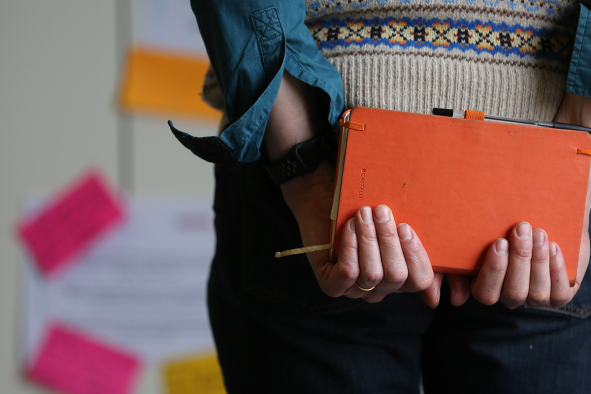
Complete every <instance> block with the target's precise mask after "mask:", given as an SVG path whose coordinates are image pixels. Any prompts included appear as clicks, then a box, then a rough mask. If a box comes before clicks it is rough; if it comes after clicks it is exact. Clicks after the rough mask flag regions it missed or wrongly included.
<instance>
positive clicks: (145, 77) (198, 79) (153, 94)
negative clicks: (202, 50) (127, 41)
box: [120, 47, 221, 121]
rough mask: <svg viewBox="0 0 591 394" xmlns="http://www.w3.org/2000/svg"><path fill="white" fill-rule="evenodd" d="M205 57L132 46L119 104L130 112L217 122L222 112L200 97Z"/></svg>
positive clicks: (207, 63)
mask: <svg viewBox="0 0 591 394" xmlns="http://www.w3.org/2000/svg"><path fill="white" fill-rule="evenodd" d="M208 67H209V60H208V59H207V57H203V56H200V55H193V54H190V53H183V52H175V51H167V50H162V49H157V48H150V47H133V48H131V49H130V51H129V53H128V57H127V64H126V68H125V73H124V75H123V79H122V81H121V91H120V106H121V108H122V109H123V110H126V111H130V112H145V113H153V114H158V115H163V116H166V117H170V116H171V115H181V116H185V117H194V118H201V119H203V118H205V119H209V120H214V121H219V120H220V119H221V113H220V112H219V111H217V110H215V109H213V108H211V107H209V106H208V105H207V104H206V103H205V102H203V100H202V99H201V91H202V85H203V78H204V77H205V73H206V72H207V69H208Z"/></svg>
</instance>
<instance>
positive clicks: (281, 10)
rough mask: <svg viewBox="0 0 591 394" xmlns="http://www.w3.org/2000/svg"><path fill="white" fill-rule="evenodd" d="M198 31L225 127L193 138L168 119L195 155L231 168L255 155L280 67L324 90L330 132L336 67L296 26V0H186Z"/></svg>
mask: <svg viewBox="0 0 591 394" xmlns="http://www.w3.org/2000/svg"><path fill="white" fill-rule="evenodd" d="M191 6H192V8H193V12H194V13H195V16H196V17H197V23H198V25H199V30H200V32H201V35H202V37H203V40H204V42H205V46H206V49H207V53H208V56H209V59H210V61H211V65H212V68H213V70H214V73H215V76H216V78H217V80H218V83H219V85H220V88H221V90H222V93H223V96H224V104H225V114H226V116H227V118H228V120H229V126H228V127H227V128H226V129H225V130H224V131H223V132H222V134H221V135H220V136H219V137H213V136H212V137H201V138H198V137H193V136H191V135H189V134H187V133H183V132H181V131H179V130H177V129H176V128H174V126H173V125H172V123H171V122H169V125H170V127H171V129H172V131H173V133H174V135H175V136H176V137H177V138H178V139H179V141H181V143H182V144H183V145H184V146H185V147H187V148H188V149H190V150H191V151H192V152H193V153H194V154H196V155H197V156H199V157H201V158H203V159H205V160H207V161H211V162H214V163H218V164H222V165H227V166H233V165H237V164H240V163H249V162H253V161H256V160H257V159H259V157H260V151H259V150H260V146H261V143H262V140H263V135H264V132H265V128H266V125H267V121H268V119H269V113H270V111H271V107H272V106H273V103H274V102H275V98H276V97H277V93H278V91H279V86H280V84H281V79H282V76H283V72H284V70H287V71H288V72H289V73H290V74H292V75H293V76H294V77H296V78H298V79H300V80H301V81H303V82H305V83H307V84H308V85H311V86H314V87H317V88H319V89H321V90H322V91H324V92H325V93H326V94H327V96H328V98H329V99H330V106H329V113H328V114H327V116H328V120H329V122H330V123H331V124H332V125H334V126H335V131H336V130H337V128H336V126H337V122H338V117H339V115H340V113H341V111H342V109H343V87H342V83H341V76H340V74H339V72H338V71H337V70H336V68H334V67H333V66H332V64H330V62H328V60H326V59H325V58H324V57H323V56H322V55H321V54H320V52H319V51H318V48H317V47H316V44H315V42H314V39H313V38H312V36H311V34H310V32H309V30H308V28H307V27H306V25H305V24H304V18H305V15H306V7H305V3H304V2H303V0H297V1H294V0H290V1H286V0H274V1H270V0H226V1H219V0H192V1H191Z"/></svg>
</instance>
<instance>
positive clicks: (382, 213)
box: [374, 205, 392, 223]
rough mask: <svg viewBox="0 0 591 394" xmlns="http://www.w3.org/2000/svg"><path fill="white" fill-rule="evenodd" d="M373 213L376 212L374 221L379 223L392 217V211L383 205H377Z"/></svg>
mask: <svg viewBox="0 0 591 394" xmlns="http://www.w3.org/2000/svg"><path fill="white" fill-rule="evenodd" d="M374 213H375V214H376V221H378V222H379V223H386V222H388V221H389V220H390V218H391V217H392V211H390V208H388V207H387V206H385V205H378V206H377V207H376V209H375V210H374Z"/></svg>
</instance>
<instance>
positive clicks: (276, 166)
mask: <svg viewBox="0 0 591 394" xmlns="http://www.w3.org/2000/svg"><path fill="white" fill-rule="evenodd" d="M334 148H335V143H334V141H333V139H332V138H331V135H329V134H325V133H319V134H316V135H315V136H314V137H312V138H310V139H309V140H307V141H304V142H300V143H299V144H297V145H295V146H294V147H293V148H291V150H290V151H289V152H288V153H287V155H285V156H283V157H282V158H281V159H279V160H277V161H274V162H272V163H269V164H267V165H265V169H266V170H267V172H268V173H269V175H270V176H271V178H272V179H273V182H275V184H276V185H281V184H282V183H285V182H287V181H289V180H292V179H293V178H296V177H298V176H300V175H305V174H309V173H311V172H314V170H316V168H318V165H319V164H320V163H321V162H322V160H324V159H326V158H330V157H331V156H332V153H333V151H334V150H335V149H334Z"/></svg>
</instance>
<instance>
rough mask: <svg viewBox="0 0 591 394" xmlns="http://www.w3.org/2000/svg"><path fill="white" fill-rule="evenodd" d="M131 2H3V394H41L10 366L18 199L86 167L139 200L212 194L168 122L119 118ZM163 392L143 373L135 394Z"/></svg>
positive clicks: (201, 168) (204, 171)
mask: <svg viewBox="0 0 591 394" xmlns="http://www.w3.org/2000/svg"><path fill="white" fill-rule="evenodd" d="M129 1H130V0H101V1H91V2H88V1H73V0H52V1H41V0H25V1H7V0H4V1H2V2H0V393H10V394H13V393H17V394H18V393H41V392H45V391H44V390H41V389H39V388H37V387H35V386H32V385H30V384H29V383H27V382H25V381H24V380H23V379H22V378H21V366H20V365H19V364H18V361H17V360H18V351H19V349H18V332H19V308H18V305H19V297H20V295H19V291H20V289H19V282H20V278H19V265H18V264H19V253H20V249H19V246H18V245H17V243H16V242H15V238H14V235H13V229H14V224H15V222H16V221H17V219H18V216H19V215H18V213H19V201H20V200H21V198H22V196H23V195H24V194H26V193H28V192H33V191H41V192H54V191H56V190H58V189H59V188H60V187H61V186H63V185H65V184H67V183H68V182H69V181H70V180H71V179H72V178H73V177H75V176H76V175H78V174H79V173H81V172H82V171H83V170H84V169H85V168H87V167H88V166H90V165H97V166H99V167H100V168H102V169H103V171H104V172H105V174H106V175H107V176H108V177H109V178H110V179H111V181H113V182H119V183H123V184H124V185H123V186H125V188H126V189H128V190H132V191H133V192H134V193H135V194H136V195H154V194H157V195H161V196H162V195H174V196H179V195H180V196H194V197H206V198H207V197H210V196H211V195H212V193H213V175H212V171H213V169H212V167H211V165H210V164H208V163H205V162H203V161H201V160H199V159H197V158H196V157H194V156H192V154H191V153H190V152H189V151H187V150H186V149H185V148H183V147H182V146H181V145H180V144H179V143H178V142H177V141H176V140H175V139H174V137H173V136H172V134H171V133H170V131H169V130H168V128H167V126H166V119H164V118H149V117H139V116H138V117H135V116H131V117H125V116H123V117H122V116H120V115H119V114H118V112H117V109H116V105H115V97H116V93H117V84H118V79H119V71H120V67H121V65H120V64H119V63H120V62H119V59H120V55H121V50H122V48H124V47H125V45H126V44H127V42H126V41H127V40H128V39H129V38H130V36H131V35H132V33H131V31H132V30H130V33H129V34H127V33H126V32H125V24H126V23H130V24H131V19H132V18H131V13H130V14H129V15H128V14H126V13H125V12H124V11H125V7H126V2H129ZM127 4H128V5H129V6H130V7H131V3H127ZM122 7H123V11H122ZM175 119H176V118H175ZM176 120H177V121H175V125H177V124H178V125H179V127H181V128H182V129H186V130H187V131H189V130H190V131H191V132H192V133H193V134H196V135H212V134H214V133H215V129H216V126H215V125H214V124H197V123H195V122H190V121H187V120H185V121H183V120H182V119H176ZM160 385H161V383H160V381H159V376H158V375H157V371H148V373H146V374H144V376H143V377H142V381H141V382H140V386H139V388H138V390H137V392H141V393H148V394H150V393H159V392H161V386H160Z"/></svg>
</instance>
